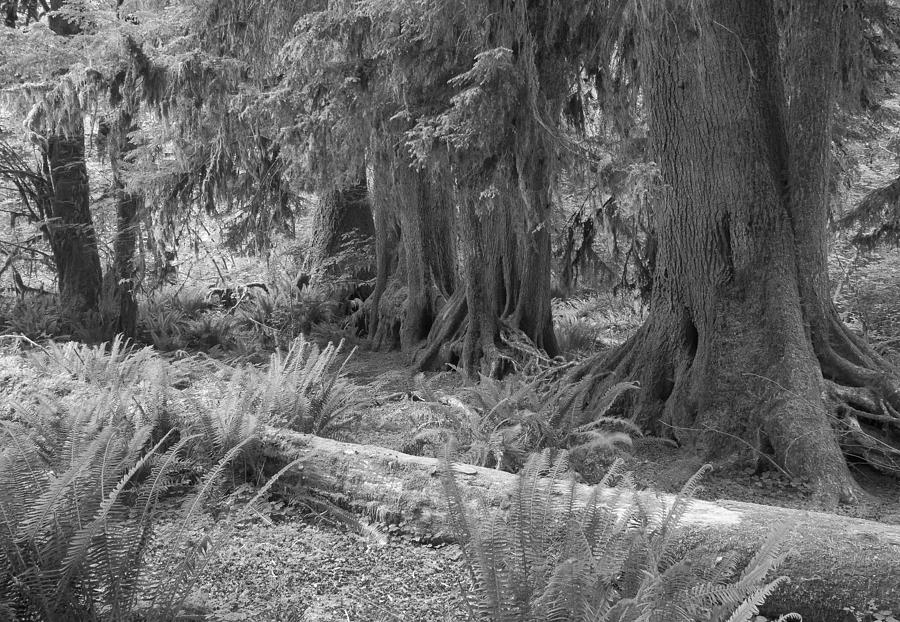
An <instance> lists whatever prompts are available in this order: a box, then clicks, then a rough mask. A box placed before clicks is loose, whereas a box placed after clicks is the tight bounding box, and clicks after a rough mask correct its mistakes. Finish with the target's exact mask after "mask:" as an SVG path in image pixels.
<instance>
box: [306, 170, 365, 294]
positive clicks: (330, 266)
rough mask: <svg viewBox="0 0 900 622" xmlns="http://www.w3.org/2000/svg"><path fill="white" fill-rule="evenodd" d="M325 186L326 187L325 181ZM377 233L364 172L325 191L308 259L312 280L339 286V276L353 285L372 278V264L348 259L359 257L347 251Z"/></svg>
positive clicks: (317, 213) (314, 226)
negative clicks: (349, 181) (354, 244)
mask: <svg viewBox="0 0 900 622" xmlns="http://www.w3.org/2000/svg"><path fill="white" fill-rule="evenodd" d="M322 186H323V187H326V185H325V184H324V183H323V184H322ZM374 234H375V226H374V221H373V219H372V207H371V204H370V203H369V196H368V190H367V188H366V178H365V175H364V174H361V175H360V176H359V177H358V179H357V180H356V181H354V182H353V183H350V184H348V185H347V186H345V187H340V188H330V189H327V190H325V191H323V192H322V193H321V194H320V196H319V200H318V202H317V204H316V211H315V214H314V216H313V237H312V244H311V249H310V256H309V260H308V265H309V270H308V272H309V273H310V275H311V276H312V277H313V281H312V282H313V283H317V284H325V283H329V284H331V285H337V281H338V280H340V279H343V280H345V281H347V283H351V282H352V283H354V284H355V283H356V282H358V281H365V280H368V279H370V278H371V277H372V275H373V274H372V270H371V269H370V267H369V266H368V265H365V264H358V263H355V262H354V261H349V260H351V259H357V260H358V259H360V258H358V257H350V256H348V255H349V253H348V251H349V250H350V245H351V244H352V243H354V242H360V241H362V240H366V239H368V238H372V237H373V236H374ZM342 254H343V255H344V256H343V257H342Z"/></svg>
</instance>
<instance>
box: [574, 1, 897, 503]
mask: <svg viewBox="0 0 900 622" xmlns="http://www.w3.org/2000/svg"><path fill="white" fill-rule="evenodd" d="M693 8H694V5H693V3H690V2H687V1H685V2H676V3H669V5H667V8H666V9H665V10H664V9H663V7H654V8H648V9H647V12H646V15H645V17H646V19H647V24H645V28H646V32H645V34H644V37H643V42H642V51H641V55H642V74H643V77H644V80H645V88H646V90H645V97H646V103H647V107H648V110H649V117H650V128H651V133H652V137H653V141H654V148H655V152H656V157H657V161H658V162H659V165H660V172H661V175H662V178H663V181H664V183H665V191H664V196H663V198H662V200H661V204H660V205H659V206H658V208H657V211H656V214H655V218H656V223H655V224H656V231H657V234H658V236H659V250H658V254H657V264H656V265H657V267H656V272H655V275H654V283H653V294H652V301H651V312H650V315H649V317H648V320H647V322H646V323H645V324H644V326H643V327H642V328H641V329H640V330H639V331H638V333H637V334H636V335H635V336H634V337H633V338H632V339H630V340H629V341H628V342H626V343H625V344H624V345H623V346H622V347H620V348H618V349H617V350H616V351H614V352H613V353H611V354H610V355H606V356H600V357H598V358H596V359H594V360H593V361H589V362H588V363H587V364H585V365H583V366H582V368H581V369H580V370H578V371H577V372H576V373H575V375H574V378H573V380H575V381H580V382H581V383H582V384H581V385H579V389H581V392H576V394H577V395H578V398H577V399H579V400H582V399H584V400H585V401H586V402H587V403H588V404H590V403H592V402H594V401H595V400H597V399H599V397H600V396H601V395H602V394H603V393H604V391H605V389H606V387H608V386H609V385H610V384H612V383H614V382H617V381H620V380H624V379H637V380H640V382H641V385H642V391H641V393H640V395H639V397H638V398H637V402H636V403H635V404H632V406H634V413H635V417H636V418H637V419H638V420H639V421H640V423H642V424H643V425H644V426H645V427H647V428H649V429H651V430H654V431H655V432H656V433H663V434H670V435H673V436H674V437H675V438H677V439H678V440H679V441H680V442H682V443H686V444H694V445H697V446H698V447H700V448H702V449H704V450H705V451H706V452H708V453H709V454H711V455H712V456H714V457H721V458H726V457H728V458H735V457H738V458H740V457H743V458H747V459H748V460H752V461H756V460H758V459H759V457H760V456H761V455H764V454H767V455H771V456H772V457H773V458H774V459H775V460H776V461H777V462H778V463H779V464H781V465H782V466H783V467H784V468H786V469H787V470H788V471H789V472H791V473H792V474H793V475H795V476H798V477H803V478H806V479H808V480H809V481H810V482H811V483H812V485H813V486H814V487H815V489H816V490H817V491H818V492H819V493H820V495H821V497H822V499H823V500H824V501H826V502H828V503H833V502H836V501H838V500H843V501H849V500H852V499H854V498H855V496H856V495H857V494H858V489H857V487H856V485H855V483H854V481H853V478H852V477H851V476H850V473H849V470H848V468H847V464H846V462H845V459H844V457H843V456H842V452H841V446H840V444H839V441H840V442H841V443H842V444H844V445H845V448H846V441H847V440H848V436H847V435H848V434H850V432H849V428H848V427H847V426H846V425H842V424H840V423H838V422H837V420H836V418H835V416H834V415H835V414H837V415H839V416H843V415H845V414H846V412H845V411H835V410H834V409H833V405H832V404H831V403H830V402H829V400H827V399H826V398H825V395H826V390H827V389H828V388H829V387H830V386H831V385H830V384H829V383H827V382H826V380H825V378H828V379H831V380H835V381H838V382H841V383H843V384H846V385H849V386H850V387H853V388H859V387H865V388H866V389H867V390H870V391H874V392H875V393H876V394H877V395H876V396H873V401H874V402H875V403H878V400H879V398H880V399H881V400H882V401H883V402H884V403H886V404H888V405H889V407H891V408H894V409H896V408H897V407H898V406H900V404H898V398H900V394H898V393H897V390H896V387H897V382H896V376H894V375H892V372H891V370H889V369H888V368H887V367H886V365H885V364H884V363H883V362H882V361H880V359H878V358H877V357H876V356H875V355H874V354H873V353H872V352H871V351H870V350H869V349H868V348H867V347H865V345H864V344H862V343H861V342H860V341H859V340H858V339H857V338H855V337H854V336H852V335H851V334H850V333H849V332H848V331H847V330H846V329H845V328H844V327H843V326H842V325H841V324H840V322H839V321H838V319H837V315H836V313H835V311H834V307H833V305H832V303H831V301H830V297H829V288H828V280H827V279H828V277H827V271H826V265H825V241H826V239H825V235H826V230H825V221H826V214H827V212H826V210H827V201H826V199H827V192H826V181H827V175H828V167H827V162H828V145H829V140H830V124H831V108H832V103H833V100H834V89H835V84H834V83H835V75H834V74H835V67H836V55H835V50H836V49H837V32H838V19H839V17H838V15H839V13H838V11H839V8H840V2H836V1H831V0H829V1H827V2H819V1H818V0H805V1H801V2H796V3H794V9H793V10H795V11H797V15H796V16H795V18H796V19H795V21H794V22H793V23H794V24H796V26H795V28H796V29H797V30H796V31H795V32H792V33H791V36H790V38H788V39H787V40H786V41H785V47H784V49H785V50H786V52H785V60H786V61H787V62H788V63H789V64H790V70H789V71H787V72H784V75H787V76H788V78H789V79H790V80H793V81H794V83H793V84H792V88H791V90H790V91H788V94H789V95H790V96H791V98H790V99H788V98H787V97H786V93H785V88H784V82H783V79H782V75H783V74H782V70H783V68H784V66H783V65H781V59H780V58H779V56H778V50H779V40H778V33H777V24H776V15H775V10H774V7H773V3H772V2H771V0H769V1H765V2H749V3H748V2H742V1H740V0H714V1H712V2H710V3H708V4H707V5H706V9H705V10H704V11H703V12H701V13H696V12H693ZM788 101H790V106H788V105H787V102H788ZM823 373H824V376H825V378H823ZM851 427H853V426H851ZM856 427H857V428H858V426H856ZM858 438H863V437H858ZM882 440H889V439H886V438H885V439H882ZM886 454H887V455H891V454H893V455H895V452H893V450H892V449H891V447H890V445H887V446H886V451H885V452H883V453H882V454H881V457H885V455H886ZM889 460H890V458H889ZM894 460H895V458H894ZM895 464H896V462H895Z"/></svg>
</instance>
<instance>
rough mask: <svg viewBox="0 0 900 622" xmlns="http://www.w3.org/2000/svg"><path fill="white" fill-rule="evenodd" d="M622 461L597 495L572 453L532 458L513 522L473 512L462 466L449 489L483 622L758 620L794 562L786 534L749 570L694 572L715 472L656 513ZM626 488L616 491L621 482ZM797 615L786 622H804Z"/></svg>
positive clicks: (469, 597)
mask: <svg viewBox="0 0 900 622" xmlns="http://www.w3.org/2000/svg"><path fill="white" fill-rule="evenodd" d="M621 464H622V463H621V462H618V461H617V462H616V463H615V464H614V466H613V467H612V469H611V470H610V471H609V473H608V474H607V476H606V478H605V479H604V481H602V482H601V484H600V485H597V486H594V487H592V488H590V489H589V490H586V489H584V488H583V487H580V486H579V485H578V484H576V483H575V479H574V477H572V476H571V475H570V474H568V468H569V465H568V454H567V452H565V451H562V452H558V453H557V454H556V457H555V458H554V457H553V453H551V452H550V451H549V450H545V451H544V452H542V453H541V454H539V455H535V456H533V457H532V458H531V459H530V460H529V462H528V463H527V465H526V466H525V468H524V470H523V471H522V472H521V473H520V475H519V477H518V481H517V484H516V488H515V490H514V492H513V494H512V499H511V503H510V506H509V512H508V515H507V516H506V517H502V516H499V515H495V516H492V517H490V518H485V517H484V516H483V515H479V516H477V517H476V516H474V515H472V514H471V512H470V511H469V510H467V506H466V502H465V500H464V499H463V496H462V492H461V491H460V489H459V487H458V485H457V483H456V479H455V478H454V476H453V469H452V468H451V467H450V465H449V464H448V463H447V462H446V461H445V462H444V468H443V471H442V473H443V474H442V481H443V484H444V490H445V494H446V497H447V500H448V503H449V510H450V522H451V526H452V529H453V531H454V534H455V535H456V537H457V539H458V540H459V541H460V542H461V546H462V550H463V557H464V560H465V563H466V566H467V568H468V571H469V575H470V585H468V586H465V587H464V590H463V591H464V597H465V600H466V603H467V605H468V608H469V613H470V618H471V619H473V620H490V621H491V622H502V621H509V622H513V621H515V622H521V621H528V620H533V621H538V620H540V621H559V622H563V621H565V622H575V621H581V620H584V621H587V620H590V621H593V622H605V621H609V622H626V621H628V622H637V621H639V620H640V621H646V622H676V621H678V620H684V621H689V622H696V621H703V622H726V621H727V622H749V621H750V620H751V619H753V616H755V615H756V614H757V613H758V607H759V605H761V604H762V603H763V602H764V600H765V598H766V597H767V596H768V595H770V594H771V593H772V591H773V590H774V589H775V588H776V587H777V586H778V585H779V584H781V582H782V581H783V580H784V578H783V577H779V578H775V579H773V580H767V579H766V577H767V576H768V575H769V574H770V573H771V572H772V571H773V570H774V569H775V568H777V567H778V565H779V564H780V563H781V561H782V560H783V559H784V557H785V555H786V553H785V552H784V551H783V546H782V543H783V541H784V537H785V535H786V533H787V528H786V527H781V528H778V529H776V530H775V531H774V532H773V533H772V535H771V536H770V538H769V539H768V540H767V541H766V542H765V543H764V544H763V545H762V547H761V548H760V549H759V550H758V551H757V552H756V554H755V555H754V556H753V558H752V559H750V560H749V561H748V562H747V563H746V565H745V566H744V568H743V570H741V571H740V572H738V563H739V561H740V559H739V556H738V554H737V553H735V552H730V553H726V554H725V555H723V556H721V558H719V559H717V560H706V561H705V563H694V562H695V561H696V560H689V559H683V558H679V557H678V555H677V554H676V546H675V545H676V543H677V539H676V537H675V535H676V534H677V532H678V526H679V523H680V521H681V519H682V518H683V516H684V515H685V512H686V511H687V510H688V508H689V507H690V504H691V500H692V497H693V495H694V493H695V491H696V488H697V486H698V483H699V480H700V477H701V476H702V475H703V473H704V472H705V471H706V469H708V467H704V469H701V470H700V472H698V473H697V474H696V475H694V477H692V478H691V479H690V480H689V481H688V482H687V483H686V484H685V486H684V488H683V489H682V491H681V493H680V494H679V495H678V496H677V498H676V499H675V501H674V502H673V503H672V504H671V505H670V506H668V507H666V506H665V504H661V505H660V506H659V507H656V508H650V507H647V506H646V505H645V502H644V501H643V500H642V498H641V497H640V496H639V495H638V494H637V493H636V492H635V490H634V484H633V481H632V478H631V476H630V474H628V473H623V472H622V471H621ZM614 482H615V484H616V485H615V486H614V487H612V488H608V487H607V486H608V485H610V484H612V483H614ZM799 619H800V618H799V616H795V615H792V614H789V615H786V616H782V617H781V618H780V620H781V621H787V620H799Z"/></svg>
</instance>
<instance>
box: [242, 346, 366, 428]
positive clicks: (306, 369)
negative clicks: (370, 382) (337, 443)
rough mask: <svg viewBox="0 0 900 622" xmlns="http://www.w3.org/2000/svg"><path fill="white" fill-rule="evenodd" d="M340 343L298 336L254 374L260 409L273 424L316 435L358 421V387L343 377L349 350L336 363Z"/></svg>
mask: <svg viewBox="0 0 900 622" xmlns="http://www.w3.org/2000/svg"><path fill="white" fill-rule="evenodd" d="M342 346H343V341H342V342H341V343H339V344H338V345H337V346H335V345H334V344H332V343H329V344H328V345H327V346H326V347H325V348H324V349H322V350H319V348H318V346H316V345H315V344H313V343H311V342H309V341H307V340H306V339H305V338H303V337H299V338H297V339H295V340H294V342H293V343H292V344H291V347H290V349H289V350H288V351H287V353H283V352H281V351H277V352H275V353H274V354H273V355H272V356H271V357H270V359H269V369H268V372H267V373H266V374H265V375H264V376H261V377H260V378H257V379H256V381H257V382H258V385H259V389H258V400H259V404H260V406H259V412H260V413H261V414H262V415H263V416H264V417H265V418H267V419H268V420H269V421H270V422H271V423H273V424H275V425H281V426H285V427H288V428H291V429H293V430H296V431H298V432H303V433H306V434H316V435H319V436H335V435H339V434H341V433H342V432H346V431H347V430H349V429H351V428H352V427H353V426H354V425H355V423H356V422H357V421H358V413H356V412H353V409H354V408H355V407H356V406H358V405H359V404H360V403H361V401H362V400H361V399H360V398H359V397H358V393H359V390H358V388H356V387H354V386H353V385H351V384H350V383H349V382H348V381H347V380H346V379H345V378H344V368H345V366H346V364H347V361H348V360H349V359H350V357H351V356H352V355H353V352H351V353H350V354H349V355H348V356H347V357H345V358H344V360H343V361H341V362H340V364H338V361H339V356H340V351H341V348H342Z"/></svg>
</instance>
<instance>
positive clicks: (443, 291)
mask: <svg viewBox="0 0 900 622" xmlns="http://www.w3.org/2000/svg"><path fill="white" fill-rule="evenodd" d="M372 153H373V156H372V166H371V171H372V196H373V199H374V202H375V208H376V209H375V211H376V217H375V229H376V256H377V266H378V277H377V279H376V283H375V291H374V292H373V294H372V297H371V304H370V307H369V315H370V320H369V326H370V334H371V335H372V339H373V344H374V345H375V347H377V348H380V349H391V348H400V349H402V350H404V351H407V352H410V351H412V350H414V348H415V347H416V346H417V345H418V344H420V343H421V341H422V340H423V339H424V338H425V337H426V336H427V335H428V333H429V331H430V330H431V328H432V326H433V324H434V321H435V318H436V317H437V316H438V314H439V313H440V312H441V309H442V308H443V307H444V305H445V304H446V301H447V299H448V298H449V297H450V295H451V294H452V293H453V291H454V289H455V287H456V245H455V237H456V234H455V231H454V221H455V219H454V214H453V211H454V210H453V206H452V205H451V204H450V202H449V199H448V196H447V193H446V191H445V190H444V189H443V188H442V187H441V185H440V184H439V183H438V182H436V181H435V180H434V179H431V178H430V176H429V175H428V173H427V172H422V171H416V170H413V169H412V168H411V167H410V163H409V161H408V160H406V159H405V158H404V157H402V156H400V155H397V154H395V153H394V152H393V150H391V149H390V148H384V147H383V146H382V147H381V148H373V149H372Z"/></svg>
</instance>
